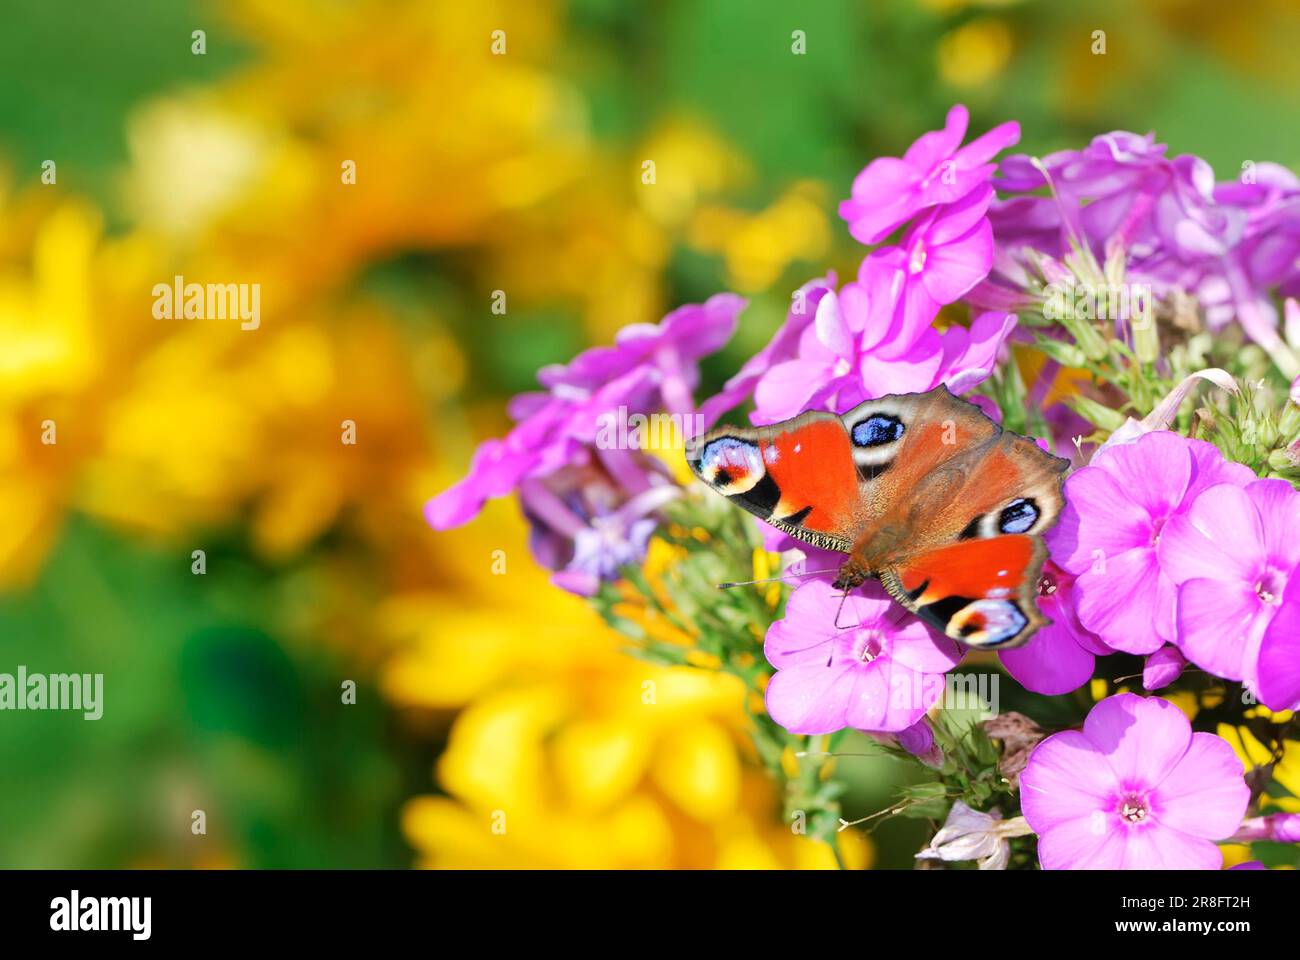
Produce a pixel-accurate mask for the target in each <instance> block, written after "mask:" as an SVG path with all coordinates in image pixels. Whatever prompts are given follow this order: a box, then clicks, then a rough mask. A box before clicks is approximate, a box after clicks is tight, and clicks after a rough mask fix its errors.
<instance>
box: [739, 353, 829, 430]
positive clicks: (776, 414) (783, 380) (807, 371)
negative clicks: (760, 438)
mask: <svg viewBox="0 0 1300 960" xmlns="http://www.w3.org/2000/svg"><path fill="white" fill-rule="evenodd" d="M829 376H830V370H829V369H828V368H827V367H826V366H825V365H823V364H820V363H810V362H809V361H807V360H787V361H786V362H785V363H778V364H777V365H776V366H774V367H772V368H771V369H769V370H768V371H767V373H765V374H763V377H762V379H761V380H759V381H758V386H757V387H756V388H755V390H754V403H755V405H756V406H758V407H759V408H760V409H762V411H763V415H764V416H765V417H767V418H769V419H770V420H771V421H776V420H787V419H789V418H790V417H794V416H798V415H799V414H800V413H803V411H804V410H806V409H808V406H807V405H808V401H809V399H810V398H811V397H812V396H813V394H814V393H815V392H816V390H817V388H818V387H820V386H821V385H822V384H823V382H824V381H825V380H826V379H827V378H828V377H829Z"/></svg>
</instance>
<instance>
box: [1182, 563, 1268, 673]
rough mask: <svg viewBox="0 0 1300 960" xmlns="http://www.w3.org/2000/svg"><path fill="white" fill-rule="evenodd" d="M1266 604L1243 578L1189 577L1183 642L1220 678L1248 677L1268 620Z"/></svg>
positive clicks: (1190, 656)
mask: <svg viewBox="0 0 1300 960" xmlns="http://www.w3.org/2000/svg"><path fill="white" fill-rule="evenodd" d="M1262 607H1263V605H1262V604H1261V603H1260V600H1259V597H1258V596H1257V595H1256V593H1255V591H1254V589H1253V588H1252V587H1251V586H1250V585H1248V584H1246V583H1243V582H1242V581H1240V580H1228V581H1223V580H1211V579H1209V578H1204V577H1203V578H1199V579H1196V580H1188V581H1187V582H1186V583H1184V584H1182V585H1181V586H1180V587H1179V588H1178V607H1177V619H1178V646H1179V648H1181V649H1182V651H1183V653H1184V655H1186V657H1187V659H1188V660H1191V661H1192V662H1193V663H1195V664H1196V665H1197V666H1198V667H1201V668H1202V669H1205V670H1208V671H1209V672H1210V673H1212V674H1214V675H1215V676H1218V677H1223V678H1225V679H1227V680H1242V679H1245V678H1246V675H1247V672H1248V670H1249V664H1250V663H1252V662H1253V661H1254V659H1255V656H1256V653H1257V651H1258V645H1259V642H1260V639H1261V636H1260V635H1261V634H1262V633H1263V630H1264V627H1265V625H1266V623H1267V620H1263V621H1261V620H1259V618H1260V617H1261V615H1264V616H1266V613H1267V612H1266V611H1264V610H1263V609H1262Z"/></svg>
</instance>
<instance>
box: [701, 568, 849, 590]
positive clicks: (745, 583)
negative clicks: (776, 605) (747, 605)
mask: <svg viewBox="0 0 1300 960" xmlns="http://www.w3.org/2000/svg"><path fill="white" fill-rule="evenodd" d="M834 572H835V571H834V570H801V571H799V572H798V573H783V574H781V576H779V577H764V578H763V579H762V580H728V581H727V582H726V583H720V584H718V589H719V590H730V589H731V588H732V587H749V586H753V585H754V584H756V583H776V582H777V581H778V580H785V579H787V578H790V577H814V576H816V575H817V574H819V573H834Z"/></svg>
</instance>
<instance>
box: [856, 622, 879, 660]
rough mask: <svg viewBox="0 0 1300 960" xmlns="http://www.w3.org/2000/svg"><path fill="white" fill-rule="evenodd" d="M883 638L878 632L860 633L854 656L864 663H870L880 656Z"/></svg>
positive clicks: (867, 631)
mask: <svg viewBox="0 0 1300 960" xmlns="http://www.w3.org/2000/svg"><path fill="white" fill-rule="evenodd" d="M880 641H881V638H880V632H879V631H878V630H866V631H863V632H862V633H860V634H859V635H858V637H857V640H856V642H855V644H854V648H855V649H854V651H853V655H854V656H855V657H857V658H858V659H859V660H861V661H862V662H863V663H870V662H871V661H872V660H874V659H876V657H878V656H880V651H881V646H882V645H881V642H880Z"/></svg>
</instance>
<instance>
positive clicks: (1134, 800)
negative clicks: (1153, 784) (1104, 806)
mask: <svg viewBox="0 0 1300 960" xmlns="http://www.w3.org/2000/svg"><path fill="white" fill-rule="evenodd" d="M1116 811H1117V812H1118V813H1119V815H1120V817H1121V818H1122V819H1123V820H1126V821H1127V822H1129V823H1145V822H1146V819H1147V815H1148V814H1149V813H1150V812H1151V808H1150V805H1149V804H1148V803H1147V798H1146V797H1145V796H1143V795H1141V794H1138V793H1131V792H1130V793H1126V794H1124V795H1123V796H1122V797H1120V800H1119V806H1118V807H1117V808H1116Z"/></svg>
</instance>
